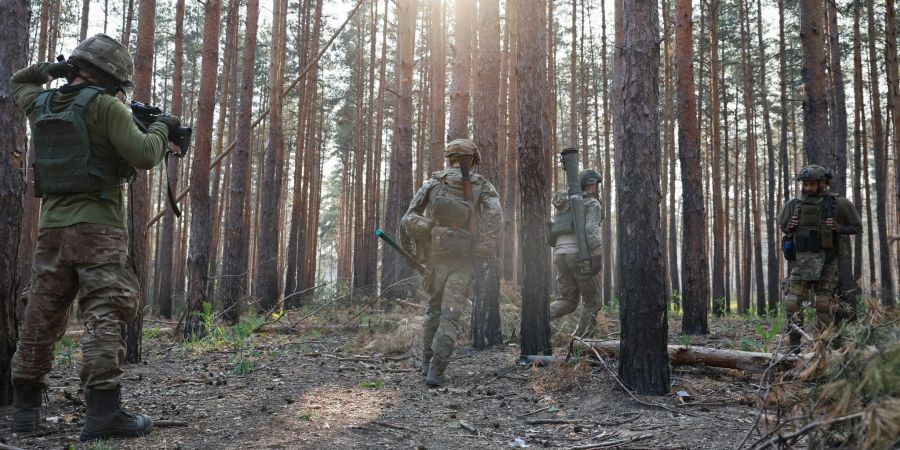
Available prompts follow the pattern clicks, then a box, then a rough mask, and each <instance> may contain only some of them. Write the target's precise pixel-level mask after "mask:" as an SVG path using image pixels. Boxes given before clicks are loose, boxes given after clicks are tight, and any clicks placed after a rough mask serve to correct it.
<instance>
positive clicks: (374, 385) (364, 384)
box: [356, 380, 384, 389]
mask: <svg viewBox="0 0 900 450" xmlns="http://www.w3.org/2000/svg"><path fill="white" fill-rule="evenodd" d="M356 386H357V387H361V388H363V389H381V388H383V387H384V380H374V381H370V380H364V381H360V382H359V384H358V385H356Z"/></svg>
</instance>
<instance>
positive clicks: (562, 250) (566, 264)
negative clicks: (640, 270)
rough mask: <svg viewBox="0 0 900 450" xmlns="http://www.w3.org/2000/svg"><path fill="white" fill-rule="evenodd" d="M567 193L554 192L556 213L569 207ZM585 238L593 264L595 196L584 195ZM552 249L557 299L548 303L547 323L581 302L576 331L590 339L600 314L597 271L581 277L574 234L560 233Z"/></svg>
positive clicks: (598, 217)
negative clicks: (548, 318)
mask: <svg viewBox="0 0 900 450" xmlns="http://www.w3.org/2000/svg"><path fill="white" fill-rule="evenodd" d="M568 205H569V200H568V193H566V192H565V191H562V192H557V193H556V195H554V196H553V206H554V207H555V208H556V209H557V211H559V210H562V209H565V208H568V207H569V206H568ZM583 205H584V212H585V214H584V216H585V227H584V230H585V235H586V237H587V241H588V249H589V250H590V253H591V257H592V260H593V262H594V263H595V264H596V263H599V261H600V259H599V256H600V224H601V223H602V222H603V209H602V207H601V205H600V200H599V198H598V197H596V196H595V195H588V194H585V195H584V203H583ZM554 244H555V245H554V248H553V263H554V265H555V266H556V282H557V287H558V288H559V297H560V299H559V300H557V301H554V302H553V303H551V304H550V320H553V319H557V318H560V317H562V316H565V315H567V314H571V313H572V312H574V311H575V309H576V308H577V307H578V303H579V300H581V299H583V300H584V304H583V305H582V312H581V319H580V320H579V322H578V328H577V332H578V333H579V334H580V335H581V336H590V335H591V334H592V333H593V331H594V329H595V328H596V324H597V313H599V312H600V283H599V279H598V277H597V272H596V271H592V273H590V274H583V273H581V270H580V269H579V267H578V243H577V242H576V239H575V235H574V234H563V235H561V236H559V237H558V238H556V242H555V243H554Z"/></svg>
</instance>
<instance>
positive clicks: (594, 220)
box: [584, 197, 603, 255]
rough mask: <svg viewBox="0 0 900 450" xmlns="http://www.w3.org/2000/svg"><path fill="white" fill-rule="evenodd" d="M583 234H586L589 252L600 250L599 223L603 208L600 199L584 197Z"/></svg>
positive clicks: (601, 219) (601, 218)
mask: <svg viewBox="0 0 900 450" xmlns="http://www.w3.org/2000/svg"><path fill="white" fill-rule="evenodd" d="M584 200H585V211H584V234H585V235H586V236H587V241H588V247H589V248H590V251H591V254H592V255H596V254H598V253H599V252H600V223H602V222H603V208H601V207H600V201H599V200H597V199H595V198H593V197H591V198H585V199H584Z"/></svg>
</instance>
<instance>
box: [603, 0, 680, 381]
mask: <svg viewBox="0 0 900 450" xmlns="http://www.w3.org/2000/svg"><path fill="white" fill-rule="evenodd" d="M622 24H623V27H624V39H623V47H622V60H621V69H622V73H621V75H620V77H621V80H620V84H619V87H620V88H621V89H622V92H621V97H619V98H616V99H615V101H616V102H620V106H618V107H617V108H616V109H615V110H614V114H619V120H620V122H621V128H619V129H618V130H617V132H618V131H620V132H621V133H622V136H621V140H620V142H621V143H622V147H621V152H622V153H621V156H622V157H621V158H617V159H616V172H617V180H618V183H617V184H616V198H617V199H618V200H619V202H620V204H627V205H630V206H629V207H628V208H617V219H618V220H617V222H618V224H619V227H618V264H619V271H618V277H619V282H618V283H616V285H617V286H618V289H619V293H620V294H619V298H620V302H621V309H620V312H619V321H620V323H621V324H622V341H621V344H620V353H621V354H622V356H623V357H622V359H621V362H620V364H619V377H620V378H621V379H622V381H623V382H624V383H625V384H626V385H627V386H629V387H631V388H632V389H634V390H636V391H637V392H639V393H641V394H651V395H663V394H665V393H666V392H668V389H669V360H668V356H667V354H666V340H667V334H668V323H667V320H666V316H667V306H666V303H667V302H666V298H665V281H664V279H663V277H664V275H665V272H664V271H663V262H662V258H663V252H662V248H661V246H660V237H661V230H660V229H659V224H660V220H659V203H660V201H661V195H660V192H659V190H658V188H656V186H659V158H660V146H659V127H658V125H657V124H658V123H659V112H658V108H657V105H658V104H659V37H660V36H659V13H658V10H657V6H656V2H649V1H631V2H629V1H626V2H624V4H623V6H622Z"/></svg>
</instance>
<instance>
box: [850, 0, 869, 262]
mask: <svg viewBox="0 0 900 450" xmlns="http://www.w3.org/2000/svg"><path fill="white" fill-rule="evenodd" d="M859 16H860V8H854V9H853V99H854V100H853V204H854V205H855V206H856V213H857V214H858V215H859V216H860V217H862V216H863V209H862V207H863V202H862V190H863V188H862V180H863V174H862V158H863V152H864V151H866V149H867V148H868V146H867V145H865V142H863V133H862V128H863V126H864V125H863V117H864V115H865V103H866V99H865V97H864V96H863V68H862V45H863V44H862V37H861V33H860V28H859ZM866 178H868V175H866ZM862 263H863V233H857V234H856V235H855V236H854V237H853V279H854V280H861V279H862V277H863V265H862Z"/></svg>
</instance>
